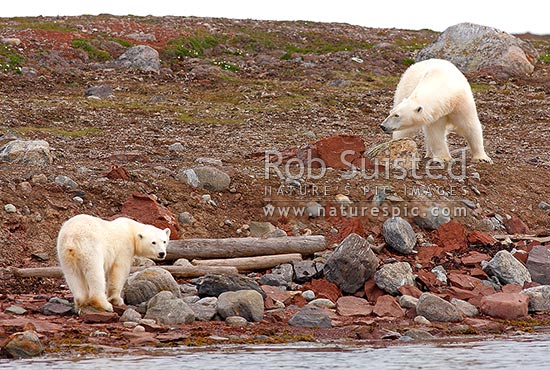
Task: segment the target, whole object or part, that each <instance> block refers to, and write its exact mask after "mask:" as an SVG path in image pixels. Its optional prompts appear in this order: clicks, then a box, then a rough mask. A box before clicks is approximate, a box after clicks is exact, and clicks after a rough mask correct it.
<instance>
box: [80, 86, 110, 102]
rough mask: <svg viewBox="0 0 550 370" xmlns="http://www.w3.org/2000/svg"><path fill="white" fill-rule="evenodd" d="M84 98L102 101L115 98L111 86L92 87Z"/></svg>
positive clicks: (87, 90)
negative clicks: (89, 97) (94, 98)
mask: <svg viewBox="0 0 550 370" xmlns="http://www.w3.org/2000/svg"><path fill="white" fill-rule="evenodd" d="M84 96H92V97H96V98H100V99H104V98H110V97H112V96H114V92H113V88H112V87H111V86H109V85H99V86H92V87H89V88H87V89H86V91H85V92H84Z"/></svg>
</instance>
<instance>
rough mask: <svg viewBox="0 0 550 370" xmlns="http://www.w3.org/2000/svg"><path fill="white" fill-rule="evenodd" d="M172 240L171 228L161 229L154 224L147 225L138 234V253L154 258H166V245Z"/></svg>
mask: <svg viewBox="0 0 550 370" xmlns="http://www.w3.org/2000/svg"><path fill="white" fill-rule="evenodd" d="M168 240H170V229H169V228H166V229H164V230H161V229H159V228H156V227H154V226H150V225H145V227H144V228H143V229H142V230H140V231H139V232H138V234H137V239H136V255H138V256H141V257H147V258H152V259H160V260H162V259H164V257H166V247H167V246H168Z"/></svg>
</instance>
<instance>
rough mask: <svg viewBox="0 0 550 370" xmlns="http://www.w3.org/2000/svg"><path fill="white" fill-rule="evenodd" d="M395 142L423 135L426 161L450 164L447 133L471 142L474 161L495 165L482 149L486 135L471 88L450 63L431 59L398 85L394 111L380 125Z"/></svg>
mask: <svg viewBox="0 0 550 370" xmlns="http://www.w3.org/2000/svg"><path fill="white" fill-rule="evenodd" d="M380 128H382V130H383V131H384V132H386V133H393V138H394V139H400V138H404V137H412V136H414V135H415V134H416V133H417V132H418V131H419V130H420V129H422V130H423V132H424V142H425V147H426V157H433V159H434V160H439V161H450V160H451V159H452V158H451V154H450V153H449V148H448V146H447V133H448V132H450V131H454V132H456V133H457V134H458V135H460V136H462V137H464V138H465V139H466V141H467V142H468V145H469V147H470V150H471V151H472V157H473V160H474V161H481V162H489V163H492V160H491V158H489V156H488V155H487V154H486V153H485V149H484V147H483V133H482V129H481V123H480V122H479V118H478V116H477V109H476V105H475V102H474V97H473V94H472V90H471V88H470V84H469V83H468V80H466V77H464V75H463V74H462V72H460V71H459V70H458V68H456V67H455V66H454V65H453V64H452V63H451V62H448V61H446V60H442V59H429V60H425V61H422V62H418V63H416V64H413V65H412V66H410V67H409V68H408V69H407V70H406V71H405V73H403V76H401V80H400V81H399V84H398V85H397V89H396V91H395V96H394V101H393V108H392V110H391V111H390V114H389V116H388V117H387V118H386V119H385V120H384V122H383V123H382V124H381V125H380Z"/></svg>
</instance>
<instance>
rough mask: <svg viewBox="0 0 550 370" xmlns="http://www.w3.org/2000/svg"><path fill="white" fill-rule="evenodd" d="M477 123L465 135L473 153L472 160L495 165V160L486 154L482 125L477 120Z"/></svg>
mask: <svg viewBox="0 0 550 370" xmlns="http://www.w3.org/2000/svg"><path fill="white" fill-rule="evenodd" d="M476 121H477V122H475V124H472V126H471V127H470V129H469V130H465V132H464V133H463V136H464V138H465V139H466V141H467V142H468V145H469V146H470V150H471V151H472V160H473V161H474V162H486V163H493V160H492V159H491V158H490V157H489V156H488V155H487V154H486V153H485V148H484V147H483V132H482V130H481V123H480V122H479V120H477V119H476Z"/></svg>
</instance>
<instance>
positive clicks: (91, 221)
mask: <svg viewBox="0 0 550 370" xmlns="http://www.w3.org/2000/svg"><path fill="white" fill-rule="evenodd" d="M169 238H170V229H168V228H167V229H164V230H161V229H159V228H156V227H154V226H151V225H145V224H142V223H139V222H137V221H134V220H131V219H129V218H124V217H121V218H117V219H115V220H113V221H105V220H102V219H101V218H98V217H94V216H89V215H77V216H74V217H72V218H71V219H69V220H67V221H66V222H65V223H64V224H63V226H62V227H61V230H60V231H59V236H58V238H57V255H58V258H59V263H60V264H61V269H62V270H63V274H64V276H65V280H66V281H67V284H68V286H69V289H70V290H71V292H72V293H73V296H74V301H75V305H76V308H77V310H78V311H80V310H81V309H82V308H84V307H91V308H94V309H98V310H103V311H113V305H122V304H124V301H123V300H122V297H121V296H120V293H121V290H122V287H123V286H124V282H125V281H126V278H127V277H128V274H129V273H130V267H131V265H132V259H133V257H134V256H143V257H148V258H153V259H164V257H165V256H166V246H167V245H168V240H169Z"/></svg>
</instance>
